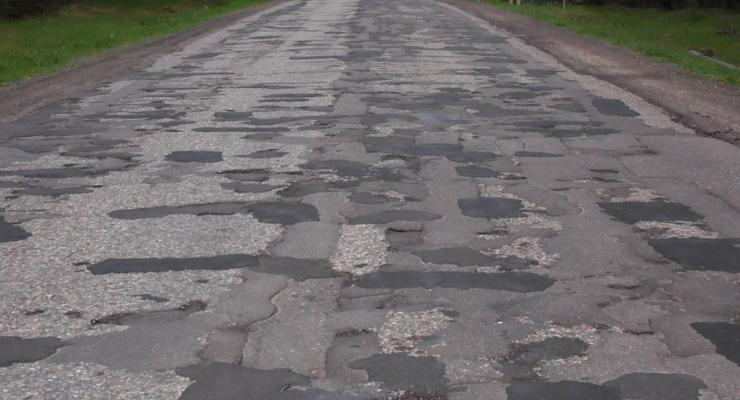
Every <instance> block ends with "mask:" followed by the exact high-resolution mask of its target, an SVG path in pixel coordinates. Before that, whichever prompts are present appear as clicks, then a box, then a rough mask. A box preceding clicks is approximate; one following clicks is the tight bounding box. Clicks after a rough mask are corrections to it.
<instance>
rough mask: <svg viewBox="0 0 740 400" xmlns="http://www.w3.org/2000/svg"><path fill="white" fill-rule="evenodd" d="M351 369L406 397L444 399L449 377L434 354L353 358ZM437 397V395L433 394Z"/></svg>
mask: <svg viewBox="0 0 740 400" xmlns="http://www.w3.org/2000/svg"><path fill="white" fill-rule="evenodd" d="M349 366H350V368H353V369H364V370H365V371H367V376H368V380H369V381H371V382H380V383H381V385H382V387H383V388H385V389H388V390H393V391H397V390H403V391H404V392H405V395H406V396H408V397H407V398H409V399H412V398H425V397H424V396H427V397H429V398H446V397H447V393H448V391H449V389H448V383H449V381H448V379H447V378H446V377H445V365H444V364H442V363H441V362H439V360H437V359H436V358H435V357H413V356H409V355H406V354H400V353H398V354H373V355H372V356H370V357H368V358H363V359H360V360H355V361H352V362H351V363H350V364H349ZM433 396H437V397H433Z"/></svg>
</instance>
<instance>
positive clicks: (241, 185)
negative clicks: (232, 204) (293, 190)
mask: <svg viewBox="0 0 740 400" xmlns="http://www.w3.org/2000/svg"><path fill="white" fill-rule="evenodd" d="M221 187H222V188H224V189H227V190H231V191H233V192H235V193H266V192H269V191H271V190H274V189H276V188H278V187H279V186H273V185H268V184H265V183H251V182H226V183H222V184H221Z"/></svg>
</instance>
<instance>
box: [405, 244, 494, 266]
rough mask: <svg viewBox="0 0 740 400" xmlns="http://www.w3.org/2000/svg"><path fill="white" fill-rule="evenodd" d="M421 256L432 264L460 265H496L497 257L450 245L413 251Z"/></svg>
mask: <svg viewBox="0 0 740 400" xmlns="http://www.w3.org/2000/svg"><path fill="white" fill-rule="evenodd" d="M413 253H414V254H415V255H417V256H419V257H421V259H422V260H423V261H424V262H427V263H432V264H454V265H457V266H460V267H469V266H472V265H478V266H491V265H496V259H494V258H491V257H488V256H487V255H485V254H483V253H481V252H480V251H477V250H473V249H471V248H469V247H448V248H446V249H438V250H417V251H414V252H413Z"/></svg>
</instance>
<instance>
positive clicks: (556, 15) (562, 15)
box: [484, 0, 740, 85]
mask: <svg viewBox="0 0 740 400" xmlns="http://www.w3.org/2000/svg"><path fill="white" fill-rule="evenodd" d="M484 1H487V2H489V3H492V4H494V5H496V6H499V7H502V8H505V9H508V10H511V11H515V12H518V13H521V14H524V15H528V16H530V17H533V18H536V19H539V20H543V21H546V22H549V23H551V24H554V25H558V26H561V27H563V28H566V29H568V30H571V31H574V32H577V33H580V34H583V35H587V36H593V37H597V38H599V39H603V40H605V41H607V42H610V43H613V44H615V45H618V46H621V47H626V48H628V49H631V50H634V51H636V52H637V53H640V54H642V55H645V56H648V57H653V58H657V59H660V60H663V61H668V62H671V63H673V64H677V65H679V66H680V67H682V68H684V69H686V70H688V71H691V72H693V73H695V74H697V75H699V76H703V77H706V78H711V79H715V80H719V81H724V82H727V83H730V84H733V85H740V71H738V70H732V69H728V68H726V67H723V66H720V65H716V64H714V63H712V62H711V61H709V60H704V59H701V58H698V57H695V56H692V55H689V54H688V53H687V50H688V49H690V48H693V49H706V48H709V49H712V50H713V51H714V57H715V58H717V59H720V60H722V61H725V62H728V63H731V64H735V65H740V33H737V32H740V13H738V12H737V11H735V12H731V11H728V10H719V9H683V10H677V11H663V10H655V9H630V8H624V7H616V6H601V7H599V6H582V5H568V6H567V9H566V10H565V11H563V9H562V3H561V2H553V3H548V4H532V3H528V4H527V3H525V4H522V5H520V6H512V5H509V3H508V1H507V0H484ZM526 1H527V0H524V2H526ZM730 27H733V28H734V29H735V30H736V33H734V34H727V33H720V32H725V31H727V30H728V28H730Z"/></svg>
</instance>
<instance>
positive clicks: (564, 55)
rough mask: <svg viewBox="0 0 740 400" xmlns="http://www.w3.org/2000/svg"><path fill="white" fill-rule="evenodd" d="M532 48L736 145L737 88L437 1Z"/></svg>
mask: <svg viewBox="0 0 740 400" xmlns="http://www.w3.org/2000/svg"><path fill="white" fill-rule="evenodd" d="M438 1H440V2H442V3H444V4H447V5H449V6H452V7H454V8H456V9H458V10H460V11H461V12H463V13H467V14H469V15H472V16H475V17H477V18H479V19H481V20H483V21H485V22H487V23H489V24H490V25H492V26H494V27H495V28H497V29H501V30H504V31H506V32H508V33H509V34H510V35H511V36H512V37H515V38H516V39H518V40H520V41H522V42H523V43H525V44H527V45H529V46H532V47H534V48H537V49H539V50H541V51H543V52H545V53H547V54H549V55H550V56H552V57H553V58H555V59H556V60H557V61H558V62H560V63H561V64H563V65H564V66H566V67H567V68H569V69H571V70H572V71H574V72H576V73H579V74H584V75H589V76H592V77H594V78H596V79H600V80H603V81H605V82H608V83H610V84H613V85H615V86H617V87H619V88H621V89H624V90H626V91H628V92H630V93H632V94H634V95H636V96H638V97H640V98H642V99H644V100H645V101H647V102H648V103H650V104H652V105H654V106H656V107H659V108H661V109H662V110H664V111H665V112H667V113H668V115H669V116H670V117H671V119H673V120H674V121H676V122H678V123H680V124H682V125H684V126H687V127H689V128H691V129H692V130H694V131H696V132H697V133H699V134H702V135H704V136H709V137H713V138H717V139H721V140H724V141H726V142H729V143H732V144H734V145H740V113H739V112H737V110H740V89H738V88H735V87H732V86H730V85H727V84H724V83H721V82H716V81H711V80H709V79H704V78H699V77H696V76H693V75H691V74H690V73H688V72H686V71H684V70H683V69H681V68H680V67H678V66H675V65H672V64H668V63H664V62H661V61H657V60H653V59H650V58H647V57H644V56H641V55H638V54H636V53H634V52H632V51H631V50H628V49H624V48H621V47H617V46H614V45H611V44H608V43H606V42H603V41H601V40H598V39H594V38H590V37H586V36H582V35H580V34H577V33H575V32H571V31H568V30H566V29H564V28H560V27H557V26H555V25H550V24H547V23H545V22H541V21H538V20H536V19H534V18H531V17H528V16H525V15H521V14H517V13H515V12H512V11H508V10H505V9H502V8H499V7H496V6H495V5H492V4H489V3H482V2H480V1H472V0H438Z"/></svg>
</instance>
